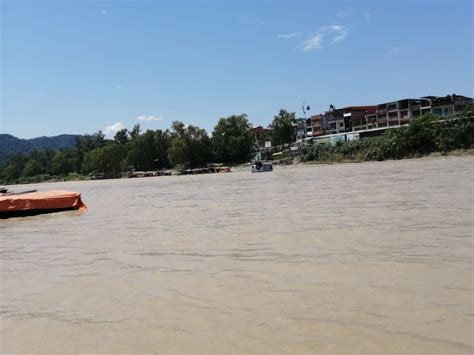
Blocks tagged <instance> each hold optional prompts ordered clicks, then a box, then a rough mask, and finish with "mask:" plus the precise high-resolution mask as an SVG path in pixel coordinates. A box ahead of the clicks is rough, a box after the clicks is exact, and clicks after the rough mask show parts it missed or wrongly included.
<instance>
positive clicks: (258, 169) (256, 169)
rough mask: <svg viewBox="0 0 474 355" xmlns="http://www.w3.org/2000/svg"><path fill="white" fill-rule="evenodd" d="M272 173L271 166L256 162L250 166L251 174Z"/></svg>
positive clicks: (266, 163)
mask: <svg viewBox="0 0 474 355" xmlns="http://www.w3.org/2000/svg"><path fill="white" fill-rule="evenodd" d="M269 171H273V164H272V163H269V162H263V161H260V160H257V161H256V162H254V163H253V164H252V173H264V172H269Z"/></svg>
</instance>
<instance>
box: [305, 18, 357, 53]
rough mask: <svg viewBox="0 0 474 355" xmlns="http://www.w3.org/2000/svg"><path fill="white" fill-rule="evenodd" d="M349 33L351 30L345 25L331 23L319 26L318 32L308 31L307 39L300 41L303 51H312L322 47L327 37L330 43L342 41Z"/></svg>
mask: <svg viewBox="0 0 474 355" xmlns="http://www.w3.org/2000/svg"><path fill="white" fill-rule="evenodd" d="M348 35H349V30H348V29H347V27H345V26H343V25H337V24H335V25H331V26H323V27H320V28H318V30H317V32H313V33H308V34H306V35H305V39H304V40H302V41H300V46H299V47H300V48H301V51H302V52H310V51H313V50H316V49H321V48H323V46H324V45H325V44H326V39H328V41H330V43H331V42H332V43H335V42H340V41H342V40H344V39H345V38H346V37H347V36H348Z"/></svg>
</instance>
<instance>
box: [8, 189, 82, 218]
mask: <svg viewBox="0 0 474 355" xmlns="http://www.w3.org/2000/svg"><path fill="white" fill-rule="evenodd" d="M85 209H87V207H86V205H85V204H84V203H83V202H82V200H81V194H80V193H78V192H71V191H66V190H53V191H46V192H24V193H10V192H5V193H2V194H1V195H0V218H10V217H23V216H32V215H37V214H42V213H52V212H61V211H69V210H85Z"/></svg>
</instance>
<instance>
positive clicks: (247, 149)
mask: <svg viewBox="0 0 474 355" xmlns="http://www.w3.org/2000/svg"><path fill="white" fill-rule="evenodd" d="M251 129H252V125H251V124H250V122H249V121H248V119H247V115H245V114H241V115H232V116H229V117H227V118H221V119H220V120H219V122H218V123H217V125H216V126H215V127H214V131H213V132H212V146H213V149H214V154H215V158H216V159H217V160H218V161H221V162H224V163H242V162H245V161H247V160H248V157H249V154H250V153H251V152H252V150H253V146H254V142H255V135H254V133H253V132H252V130H251Z"/></svg>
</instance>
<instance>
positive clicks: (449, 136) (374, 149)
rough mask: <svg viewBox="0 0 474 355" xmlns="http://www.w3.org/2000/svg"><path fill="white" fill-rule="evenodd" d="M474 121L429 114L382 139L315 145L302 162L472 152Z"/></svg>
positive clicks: (471, 118)
mask: <svg viewBox="0 0 474 355" xmlns="http://www.w3.org/2000/svg"><path fill="white" fill-rule="evenodd" d="M473 141H474V119H473V117H472V116H470V115H465V116H457V117H451V118H448V119H447V118H441V117H438V116H434V115H432V114H427V115H424V116H422V117H419V118H416V119H414V120H412V121H411V122H410V124H409V125H408V126H404V127H400V128H398V129H391V130H387V131H386V132H385V133H383V134H382V135H381V136H378V137H372V138H364V139H361V140H358V141H351V142H338V144H336V145H330V144H321V143H320V144H318V143H314V144H312V145H309V146H307V147H305V148H304V149H303V153H302V156H301V161H302V162H321V163H333V162H357V161H371V160H378V161H381V160H387V159H406V158H417V157H422V156H426V155H430V154H433V153H437V154H439V155H443V154H448V153H450V152H453V151H458V152H459V153H460V152H463V151H464V152H465V153H466V152H468V153H467V154H469V152H471V148H472V142H473Z"/></svg>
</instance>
